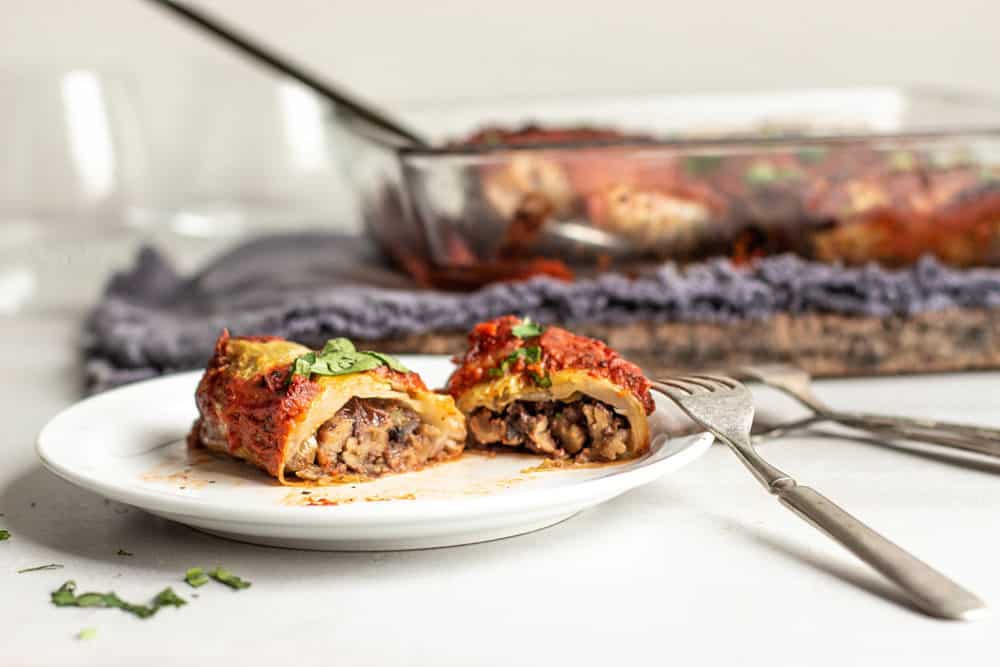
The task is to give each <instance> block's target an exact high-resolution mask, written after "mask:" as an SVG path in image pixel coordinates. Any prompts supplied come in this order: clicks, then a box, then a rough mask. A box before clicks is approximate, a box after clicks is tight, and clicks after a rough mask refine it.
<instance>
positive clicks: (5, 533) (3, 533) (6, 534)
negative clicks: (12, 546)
mask: <svg viewBox="0 0 1000 667" xmlns="http://www.w3.org/2000/svg"><path fill="white" fill-rule="evenodd" d="M9 539H10V531H9V530H3V529H0V542H3V541H4V540H9Z"/></svg>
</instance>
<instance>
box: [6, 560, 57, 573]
mask: <svg viewBox="0 0 1000 667" xmlns="http://www.w3.org/2000/svg"><path fill="white" fill-rule="evenodd" d="M62 568H63V566H62V565H60V564H59V563H49V564H48V565H37V566H35V567H26V568H24V569H23V570H18V571H17V573H18V574H24V573H25V572H41V571H42V570H61V569H62Z"/></svg>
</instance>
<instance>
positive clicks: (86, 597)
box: [76, 593, 122, 607]
mask: <svg viewBox="0 0 1000 667" xmlns="http://www.w3.org/2000/svg"><path fill="white" fill-rule="evenodd" d="M121 604H122V601H121V600H120V599H119V598H118V596H117V595H115V594H114V593H84V594H83V595H78V596H77V598H76V606H77V607H120V606H121Z"/></svg>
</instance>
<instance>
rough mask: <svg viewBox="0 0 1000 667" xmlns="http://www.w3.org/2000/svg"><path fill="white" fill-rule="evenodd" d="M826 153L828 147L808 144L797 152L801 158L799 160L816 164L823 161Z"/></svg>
mask: <svg viewBox="0 0 1000 667" xmlns="http://www.w3.org/2000/svg"><path fill="white" fill-rule="evenodd" d="M826 154H827V149H825V148H820V147H819V146H807V147H806V148H803V149H801V150H799V152H798V153H796V155H797V156H798V158H799V162H804V163H805V164H816V163H817V162H822V161H823V158H825V157H826Z"/></svg>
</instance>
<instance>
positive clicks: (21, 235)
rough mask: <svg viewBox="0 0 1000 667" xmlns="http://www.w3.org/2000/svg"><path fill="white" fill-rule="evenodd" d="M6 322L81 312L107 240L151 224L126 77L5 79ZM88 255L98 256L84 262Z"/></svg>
mask: <svg viewBox="0 0 1000 667" xmlns="http://www.w3.org/2000/svg"><path fill="white" fill-rule="evenodd" d="M0 93H2V94H0V99H3V103H2V104H0V314H2V313H12V312H18V311H21V310H24V309H25V308H27V307H30V306H42V307H45V306H52V305H54V304H57V303H58V304H68V303H80V302H81V300H83V299H86V298H89V297H91V296H92V295H93V294H94V293H95V292H96V290H97V289H98V288H99V285H100V283H101V282H102V281H103V279H104V277H105V276H104V275H96V273H95V274H94V275H93V276H88V275H84V274H85V272H86V271H88V270H89V271H91V273H94V271H95V270H100V271H101V272H102V273H103V272H106V270H107V269H106V267H107V262H105V261H100V258H101V257H103V255H102V253H104V254H106V252H107V249H106V248H103V247H101V240H106V239H109V238H118V237H121V236H122V235H123V234H125V233H127V231H128V230H130V229H132V228H135V227H136V226H142V225H144V224H145V223H147V222H149V219H150V217H151V216H152V212H151V209H150V208H149V206H148V202H149V196H148V195H149V178H148V175H149V172H148V155H147V150H146V144H145V136H144V133H143V131H142V127H141V123H140V120H139V115H138V111H137V105H136V104H135V93H134V90H133V88H132V87H131V84H130V82H129V81H128V80H127V78H123V77H122V76H121V75H112V74H109V73H106V72H99V71H97V70H93V69H73V70H64V71H63V70H59V71H51V70H49V71H32V72H16V73H3V72H0ZM88 255H91V256H93V255H98V256H99V257H97V258H92V259H94V260H95V261H90V260H88V259H87V257H88Z"/></svg>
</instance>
